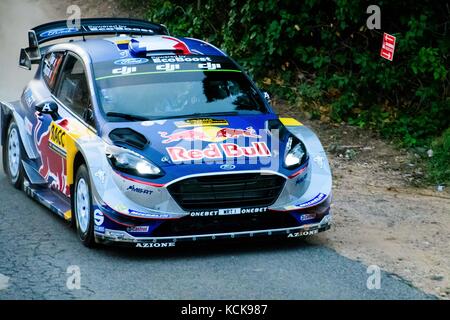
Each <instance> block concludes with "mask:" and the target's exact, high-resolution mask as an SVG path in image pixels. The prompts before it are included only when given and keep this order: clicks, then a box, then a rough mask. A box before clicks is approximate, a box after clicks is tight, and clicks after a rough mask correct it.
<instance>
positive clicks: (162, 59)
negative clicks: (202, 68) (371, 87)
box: [151, 56, 212, 63]
mask: <svg viewBox="0 0 450 320" xmlns="http://www.w3.org/2000/svg"><path fill="white" fill-rule="evenodd" d="M151 58H152V60H153V62H154V63H176V62H212V60H211V58H210V57H182V56H159V57H158V56H156V57H151Z"/></svg>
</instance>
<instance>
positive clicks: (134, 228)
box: [127, 226, 148, 232]
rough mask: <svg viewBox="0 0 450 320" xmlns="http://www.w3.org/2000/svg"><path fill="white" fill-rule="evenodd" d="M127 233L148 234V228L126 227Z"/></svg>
mask: <svg viewBox="0 0 450 320" xmlns="http://www.w3.org/2000/svg"><path fill="white" fill-rule="evenodd" d="M127 231H128V232H148V226H135V227H128V228H127Z"/></svg>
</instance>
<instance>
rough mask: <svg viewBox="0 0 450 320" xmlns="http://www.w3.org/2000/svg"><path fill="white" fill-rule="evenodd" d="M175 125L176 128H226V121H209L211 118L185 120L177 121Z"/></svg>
mask: <svg viewBox="0 0 450 320" xmlns="http://www.w3.org/2000/svg"><path fill="white" fill-rule="evenodd" d="M175 125H176V126H177V127H178V128H186V127H203V126H227V125H228V121H227V120H222V119H211V118H198V119H187V120H184V121H177V122H175Z"/></svg>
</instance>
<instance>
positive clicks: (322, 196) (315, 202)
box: [295, 193, 327, 208]
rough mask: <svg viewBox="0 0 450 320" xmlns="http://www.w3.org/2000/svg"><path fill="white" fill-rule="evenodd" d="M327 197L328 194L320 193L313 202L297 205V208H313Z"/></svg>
mask: <svg viewBox="0 0 450 320" xmlns="http://www.w3.org/2000/svg"><path fill="white" fill-rule="evenodd" d="M326 197H327V195H326V194H324V193H319V194H318V195H317V196H315V197H314V198H312V199H311V200H308V201H306V202H303V203H299V204H296V205H295V206H296V207H298V208H306V207H311V206H313V205H315V204H318V203H320V202H322V200H324V199H325V198H326Z"/></svg>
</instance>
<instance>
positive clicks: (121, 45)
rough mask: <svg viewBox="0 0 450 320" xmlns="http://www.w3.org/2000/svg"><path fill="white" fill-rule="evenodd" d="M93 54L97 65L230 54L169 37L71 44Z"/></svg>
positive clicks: (191, 41) (92, 39) (106, 39)
mask: <svg viewBox="0 0 450 320" xmlns="http://www.w3.org/2000/svg"><path fill="white" fill-rule="evenodd" d="M71 43H72V44H74V45H76V46H78V47H80V48H81V49H83V50H84V51H85V52H86V53H88V54H89V56H90V57H91V60H92V62H93V63H98V62H104V61H111V60H116V59H121V58H126V57H130V58H138V57H148V56H152V55H168V54H178V55H208V56H223V57H226V54H225V53H224V52H223V51H221V50H220V49H218V48H216V47H215V46H213V45H211V44H209V43H207V42H205V41H202V40H198V39H193V38H175V37H171V36H165V35H153V36H142V37H140V36H137V37H136V36H134V37H130V36H128V35H122V36H117V37H109V38H103V39H101V38H90V39H89V38H88V39H86V40H77V41H71Z"/></svg>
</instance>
